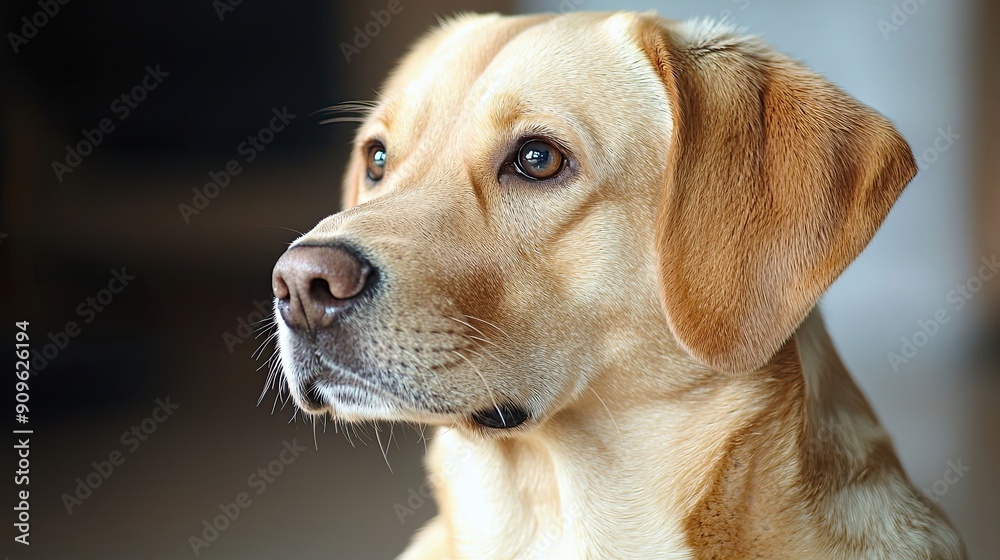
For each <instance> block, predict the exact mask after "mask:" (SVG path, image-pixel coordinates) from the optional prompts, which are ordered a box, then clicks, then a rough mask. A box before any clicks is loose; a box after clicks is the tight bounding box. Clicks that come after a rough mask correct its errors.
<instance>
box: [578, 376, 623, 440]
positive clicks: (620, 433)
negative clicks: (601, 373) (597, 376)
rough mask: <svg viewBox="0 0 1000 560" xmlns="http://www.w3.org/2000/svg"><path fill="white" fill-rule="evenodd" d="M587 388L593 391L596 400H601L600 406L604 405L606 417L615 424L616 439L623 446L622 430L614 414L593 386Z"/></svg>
mask: <svg viewBox="0 0 1000 560" xmlns="http://www.w3.org/2000/svg"><path fill="white" fill-rule="evenodd" d="M587 389H588V390H590V392H591V393H593V394H594V396H595V397H597V400H598V401H600V402H601V406H603V407H604V410H605V411H606V412H607V413H608V418H610V419H611V423H612V424H614V426H615V431H617V432H618V440H619V441H620V442H621V444H622V448H625V438H624V437H622V431H621V429H620V428H619V427H618V422H616V421H615V417H614V415H613V414H611V409H610V408H608V405H607V403H605V402H604V399H602V398H601V395H598V394H597V391H595V390H594V388H593V387H587Z"/></svg>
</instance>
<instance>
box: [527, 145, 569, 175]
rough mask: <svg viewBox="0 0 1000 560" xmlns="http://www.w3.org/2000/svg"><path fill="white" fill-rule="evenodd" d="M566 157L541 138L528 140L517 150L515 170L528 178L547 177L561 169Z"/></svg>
mask: <svg viewBox="0 0 1000 560" xmlns="http://www.w3.org/2000/svg"><path fill="white" fill-rule="evenodd" d="M565 161H566V158H565V157H563V154H562V152H560V151H559V149H558V148H556V147H555V146H553V145H552V144H549V143H548V142H544V141H542V140H529V141H527V142H525V143H524V144H523V145H522V146H521V149H520V150H518V151H517V159H516V160H515V163H516V165H517V171H518V173H520V174H521V175H524V176H525V177H528V178H530V179H536V180H541V179H548V178H550V177H553V176H555V174H556V173H559V171H561V170H562V168H563V164H564V162H565Z"/></svg>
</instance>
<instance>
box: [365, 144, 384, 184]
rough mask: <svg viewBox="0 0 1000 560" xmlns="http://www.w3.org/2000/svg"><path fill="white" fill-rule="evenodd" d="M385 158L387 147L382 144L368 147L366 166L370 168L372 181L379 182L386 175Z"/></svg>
mask: <svg viewBox="0 0 1000 560" xmlns="http://www.w3.org/2000/svg"><path fill="white" fill-rule="evenodd" d="M385 158H386V153H385V146H383V145H382V143H381V142H373V143H371V144H369V145H368V156H367V159H366V164H367V166H368V178H369V179H371V180H372V181H379V180H381V179H382V176H383V175H385Z"/></svg>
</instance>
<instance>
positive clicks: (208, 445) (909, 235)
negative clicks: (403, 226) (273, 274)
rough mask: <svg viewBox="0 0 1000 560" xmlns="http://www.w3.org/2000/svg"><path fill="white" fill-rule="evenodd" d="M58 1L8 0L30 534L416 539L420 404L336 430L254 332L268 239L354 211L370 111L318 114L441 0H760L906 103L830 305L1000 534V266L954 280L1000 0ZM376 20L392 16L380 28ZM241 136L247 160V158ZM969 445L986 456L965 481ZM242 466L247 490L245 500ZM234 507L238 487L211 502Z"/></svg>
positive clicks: (757, 18) (6, 122) (73, 543)
mask: <svg viewBox="0 0 1000 560" xmlns="http://www.w3.org/2000/svg"><path fill="white" fill-rule="evenodd" d="M64 2H65V3H60V1H59V0H41V2H39V1H38V0H34V1H22V0H6V1H5V2H4V3H3V5H2V6H0V10H2V12H0V21H2V31H3V32H4V33H5V43H6V44H5V45H3V46H2V47H0V52H2V53H3V54H2V55H0V56H2V58H0V60H2V67H0V68H2V74H0V84H2V86H3V90H2V93H0V96H2V120H0V130H2V135H0V149H2V168H0V173H2V185H3V187H2V195H0V201H2V202H0V208H2V210H0V262H2V263H3V264H2V269H0V289H2V293H3V300H2V304H0V318H2V326H0V333H3V340H5V341H6V342H5V344H10V345H13V344H14V337H15V332H16V329H17V327H16V326H15V325H14V323H15V321H22V320H27V321H30V327H29V332H30V335H31V344H32V348H33V349H34V350H35V351H36V352H37V353H36V354H34V355H33V363H32V365H33V367H34V369H35V372H36V375H35V376H33V377H32V379H31V389H30V403H29V404H30V413H29V416H30V421H29V422H28V424H27V425H18V424H17V423H16V421H15V420H14V419H13V418H12V419H11V420H10V422H11V425H12V427H13V428H14V429H19V428H25V427H27V428H29V429H33V430H34V433H33V434H32V435H31V472H30V492H31V510H30V515H31V534H30V541H31V545H30V546H28V547H25V546H22V545H20V544H17V543H15V542H14V541H13V537H14V536H16V535H17V532H16V530H14V531H12V528H11V525H10V523H13V522H14V521H13V519H14V512H12V510H11V507H13V506H15V505H16V504H17V503H18V500H16V499H15V490H17V489H19V488H20V487H16V485H10V483H8V486H7V487H6V488H5V494H4V499H5V500H6V501H5V502H4V504H5V506H4V507H5V508H6V510H7V512H8V514H7V515H9V516H10V520H9V521H8V525H7V527H8V529H7V531H8V533H9V535H10V536H9V537H8V540H7V544H5V545H4V548H3V553H4V554H5V555H7V556H8V557H9V558H11V559H20V558H40V559H41V558H44V559H50V558H51V559H62V558H67V559H76V558H79V559H90V558H94V559H98V558H99V559H118V558H122V559H138V558H142V559H147V558H148V559H158V558H192V557H195V556H197V557H205V558H220V559H230V558H233V559H235V558H239V559H250V558H260V559H270V558H303V557H310V558H312V557H319V558H344V559H369V558H371V559H375V558H389V557H392V555H394V554H396V553H398V552H399V551H401V550H402V549H403V548H404V546H405V544H406V542H407V541H408V539H409V536H410V535H411V534H412V533H413V531H415V530H416V529H417V528H418V527H419V526H420V525H421V524H422V523H423V521H424V520H426V519H428V518H429V517H430V516H432V515H433V513H434V506H433V504H431V503H429V502H428V501H427V500H424V499H422V496H420V493H421V490H423V489H422V488H421V484H422V480H423V473H422V469H421V467H420V461H421V457H422V454H423V450H424V442H423V441H421V440H420V438H419V434H418V433H417V432H416V431H415V430H414V429H412V428H409V427H401V426H395V427H393V428H390V427H389V426H380V427H378V428H376V427H373V426H367V427H359V428H356V429H351V430H350V431H349V432H348V434H345V433H344V430H343V428H340V429H339V430H337V431H336V432H335V430H334V427H333V426H332V425H331V426H329V427H328V428H327V429H326V432H325V433H324V431H323V427H322V426H319V427H318V428H317V429H316V430H315V437H314V427H313V426H312V424H309V425H306V424H304V423H303V422H302V421H301V420H299V421H291V422H290V420H291V419H292V409H291V406H286V407H284V408H283V409H282V408H281V404H280V403H279V404H278V407H277V408H278V409H279V410H278V411H276V412H274V413H273V414H272V404H273V402H274V397H275V393H274V391H270V392H268V393H267V394H266V395H264V399H263V401H262V403H261V404H260V406H255V405H256V403H257V399H258V396H259V394H260V391H261V389H262V388H263V386H264V380H265V377H266V371H267V367H266V365H265V362H266V359H267V357H268V356H270V353H271V351H272V350H273V345H267V346H265V347H264V348H263V349H262V353H263V356H262V357H259V358H255V357H254V356H253V353H254V351H255V350H256V349H257V348H258V346H259V345H260V344H261V343H262V342H264V341H265V339H266V338H267V334H268V331H267V330H263V331H260V332H254V329H258V328H260V327H265V326H266V323H256V324H252V323H255V322H257V321H260V320H261V319H262V314H261V312H260V311H259V309H266V306H267V305H268V303H267V302H268V300H269V297H270V270H271V267H272V266H273V263H274V261H275V260H276V259H277V257H278V256H279V255H280V254H281V252H282V251H283V250H284V247H285V246H286V244H287V243H288V242H290V241H291V240H292V239H294V237H295V236H296V234H295V233H294V232H293V231H292V230H299V231H305V230H308V229H309V228H311V227H312V225H314V224H315V223H316V222H317V221H319V220H320V219H322V218H323V217H325V216H327V215H329V214H331V213H333V212H335V211H336V210H337V209H338V204H339V185H340V180H341V175H342V171H343V166H344V159H345V155H346V153H347V146H348V143H349V142H350V139H351V137H352V134H353V125H352V124H350V123H346V124H331V125H324V126H320V124H319V121H320V120H321V118H320V116H317V115H315V114H314V113H315V112H316V111H318V110H321V109H323V108H324V107H328V106H330V105H333V104H336V103H341V102H344V101H352V100H369V99H373V98H374V96H375V94H376V91H377V89H378V87H379V84H380V82H381V80H382V78H383V77H384V76H385V74H386V72H387V71H388V70H389V69H390V68H391V67H392V64H393V63H394V61H395V60H397V59H398V58H399V57H400V56H401V55H402V54H403V53H404V52H405V49H406V48H407V46H408V45H409V44H410V43H412V41H414V40H415V39H416V38H417V37H418V36H419V35H420V34H422V33H423V32H425V31H426V30H427V29H428V28H429V27H431V26H433V25H435V23H436V21H437V19H438V17H445V16H449V15H452V14H454V13H456V12H458V11H467V10H471V11H502V12H505V13H517V12H523V11H567V10H575V9H588V10H590V9H593V10H608V9H616V8H628V9H640V10H646V9H656V10H658V11H659V12H660V13H661V14H662V15H664V16H667V17H673V18H687V17H694V16H707V17H715V18H719V19H726V20H731V21H733V23H735V24H738V25H746V26H747V27H748V29H749V31H751V32H753V33H759V34H763V35H764V38H765V39H766V40H768V41H769V42H771V43H772V44H774V45H776V46H777V47H778V48H779V49H780V50H783V51H785V52H788V53H790V54H792V55H793V56H796V57H799V58H801V59H803V60H805V62H806V63H807V64H809V65H810V66H812V67H814V68H816V69H817V70H819V71H820V72H822V73H824V74H826V75H827V76H828V77H830V78H831V79H832V80H833V81H835V82H837V83H839V84H841V85H842V86H843V87H844V88H845V89H846V90H847V91H848V92H850V93H852V94H853V95H855V96H856V97H858V98H859V99H861V101H863V102H865V103H868V104H870V105H872V106H874V107H875V108H876V109H878V110H880V111H881V112H883V113H884V114H886V115H887V116H889V118H891V119H892V120H893V121H894V122H896V123H897V125H898V126H899V127H900V129H901V130H902V131H903V133H904V135H905V136H906V137H907V138H908V139H909V140H910V142H911V145H912V146H913V148H914V150H915V151H916V152H918V157H919V156H921V154H923V157H924V166H923V169H922V172H921V174H920V176H918V178H917V179H916V180H915V181H914V183H913V184H912V185H911V186H910V187H909V189H908V190H907V193H906V194H904V197H903V198H902V199H901V200H900V203H899V206H898V207H897V209H896V210H895V211H894V212H893V213H892V215H891V216H890V218H889V220H888V221H887V222H886V225H885V227H884V228H883V231H882V232H881V233H880V234H879V236H878V237H877V238H876V240H875V241H874V242H873V244H872V246H871V247H870V248H869V249H868V250H867V251H866V252H865V254H864V255H863V256H862V257H861V259H859V261H858V263H857V264H856V265H854V266H852V267H851V269H849V270H848V272H847V273H846V274H845V275H844V277H843V278H842V279H841V280H840V281H838V283H837V284H836V285H835V286H834V288H833V289H832V290H831V292H830V294H829V296H828V297H827V298H826V300H825V302H824V304H823V306H824V309H825V311H826V316H827V319H828V322H829V323H830V327H831V331H832V333H833V336H834V339H835V340H836V341H837V344H838V346H839V347H840V349H841V351H842V353H843V354H844V357H845V359H846V361H847V363H848V365H849V366H850V367H851V368H852V371H853V372H854V373H855V375H856V377H858V379H859V382H860V383H861V385H862V386H863V387H864V388H865V390H866V392H868V394H869V396H870V397H871V399H872V401H873V404H874V406H875V408H876V410H878V411H879V413H880V415H881V416H882V418H883V420H884V422H885V423H886V425H887V426H888V427H889V429H890V431H891V432H893V434H894V436H895V438H896V442H897V446H898V447H899V451H900V455H901V456H902V458H903V462H904V464H905V465H906V467H907V469H908V471H909V472H910V474H911V476H912V478H913V479H914V481H915V482H916V483H917V485H918V486H919V487H921V488H927V489H928V491H929V492H931V493H933V494H934V497H935V498H937V499H938V500H939V504H940V505H941V506H942V508H943V509H944V510H945V511H946V512H947V513H948V514H949V516H950V517H951V519H952V520H953V521H954V523H955V524H956V526H957V527H958V528H959V530H960V531H961V532H962V533H963V535H964V536H965V538H966V540H967V542H968V544H969V547H970V552H971V553H972V557H973V558H983V559H993V558H1000V545H998V544H997V539H996V537H995V530H996V527H998V526H1000V500H998V498H1000V484H998V482H1000V474H998V473H1000V445H998V443H1000V442H998V436H997V427H998V426H1000V412H998V411H997V407H996V404H995V403H996V402H997V401H996V399H997V398H1000V375H998V371H1000V370H998V367H997V365H996V364H997V360H998V359H1000V350H998V347H1000V277H998V278H997V279H995V280H992V281H990V280H986V279H983V281H981V282H980V283H979V284H980V285H981V286H980V288H979V289H978V290H976V291H975V293H972V294H971V297H969V298H964V296H962V299H967V301H966V303H965V304H963V305H962V306H961V307H960V308H959V307H958V305H957V303H955V302H954V301H953V300H952V299H950V294H951V293H952V290H954V289H955V287H956V286H957V285H958V284H963V285H965V284H967V283H968V282H969V280H970V279H971V278H972V277H974V276H976V275H977V271H978V269H979V265H978V264H977V263H978V262H979V261H980V259H981V258H983V257H986V258H987V259H988V258H989V257H990V256H992V255H994V254H996V253H998V252H1000V188H998V185H1000V141H998V140H997V138H996V135H995V131H996V130H998V129H1000V110H998V106H997V104H996V100H997V99H1000V68H998V66H997V63H996V60H997V57H998V56H1000V37H998V35H997V34H996V33H995V29H997V26H998V25H1000V9H998V7H997V4H996V3H995V2H992V1H991V0H959V1H955V2H934V1H926V2H918V1H917V0H905V1H904V0H897V1H895V2H894V1H889V0H878V1H876V2H871V1H867V0H865V1H863V0H854V1H850V2H836V3H834V2H826V3H820V2H817V3H809V4H806V3H801V2H791V1H772V2H765V1H762V0H713V1H709V2H694V1H678V2H659V1H649V2H640V1H629V2H625V3H624V4H622V3H612V2H602V1H598V0H561V1H560V0H548V1H544V0H543V1H522V2H515V1H493V0H476V1H471V2H464V3H459V2H454V1H443V0H416V1H412V0H399V4H398V6H399V8H398V9H397V11H398V13H396V14H394V15H391V21H388V22H387V23H385V24H371V22H372V21H373V20H374V19H375V16H373V14H372V13H371V11H372V10H375V11H376V12H380V11H382V10H386V8H387V6H388V5H389V2H388V1H387V0H363V1H360V2H354V3H332V2H315V1H304V2H294V3H283V4H280V5H279V4H278V3H276V2H272V3H262V2H246V1H240V0H228V1H227V0H217V1H215V2H212V1H210V0H203V1H198V2H189V1H179V2H178V1H174V2H168V1H166V0H151V1H146V2H123V1H97V2H87V3H84V2H78V0H69V1H66V0H64ZM897 12H898V13H897ZM39 14H41V15H39ZM383 17H384V15H383ZM369 24H371V25H369ZM884 24H887V25H884ZM366 25H369V27H368V29H369V31H371V30H374V31H375V33H369V34H372V35H374V36H373V37H370V38H368V37H360V36H359V35H358V33H359V32H358V30H357V29H356V28H359V29H362V30H364V29H365V26H366ZM347 44H350V45H351V46H350V47H346V46H345V45H347ZM345 49H347V50H348V51H349V52H347V54H345ZM144 84H145V85H144ZM136 88H138V89H136ZM123 95H125V96H126V97H124V98H123V97H122V96H123ZM277 114H284V115H285V117H284V120H283V121H282V120H281V119H278V118H277V117H275V115H277ZM292 115H294V117H292ZM102 124H103V126H104V128H105V130H103V131H102V130H101V127H102ZM269 126H271V127H273V128H271V129H270V130H265V131H264V132H261V130H262V129H267V128H268V127H269ZM278 128H280V130H277V129H278ZM248 137H257V139H256V140H251V141H248ZM942 137H943V138H944V140H939V138H942ZM254 142H256V145H255V144H254ZM265 142H266V143H265ZM88 145H89V148H90V149H88ZM935 146H936V147H935ZM925 150H932V151H933V153H932V152H927V153H924V152H925ZM251 156H252V159H251ZM231 160H235V161H236V162H237V164H238V165H239V172H238V174H231V175H230V176H229V177H228V179H226V178H225V175H226V168H227V165H230V164H229V162H230V161H231ZM210 182H215V183H216V184H221V183H225V184H226V186H225V188H220V189H214V188H213V187H208V188H207V189H206V184H207V183H210ZM195 191H200V192H201V195H204V198H199V195H198V194H196V192H195ZM210 195H211V196H210ZM182 205H186V206H187V207H186V208H185V207H184V206H182ZM130 277H134V278H131V279H130ZM123 278H124V279H125V280H126V281H127V285H124V286H122V285H121V283H122V279H123ZM973 285H975V283H974V284H973ZM119 288H120V289H119ZM115 292H117V293H115ZM88 298H89V299H88ZM942 309H943V310H944V311H945V312H946V314H947V316H948V317H949V322H948V323H947V324H945V325H942V328H941V329H940V330H939V331H937V332H935V333H934V334H933V335H932V336H930V337H929V341H928V342H927V343H926V344H925V345H921V347H920V348H919V351H918V352H917V353H916V355H915V356H914V357H912V358H908V359H907V361H906V363H905V364H900V363H898V362H896V363H895V364H894V363H893V360H892V359H891V358H890V357H889V353H890V352H896V353H899V352H901V351H902V347H903V346H904V344H905V342H904V339H909V340H913V337H914V334H915V332H917V331H918V330H920V328H921V327H920V324H921V321H926V320H927V319H929V318H932V317H934V315H935V313H937V312H938V311H940V310H942ZM70 321H72V322H73V323H75V327H74V326H70V327H67V323H68V322H70ZM255 337H256V338H255ZM5 363H6V362H5ZM262 366H263V367H262ZM7 379H8V380H7V381H6V382H5V385H6V386H7V387H5V389H4V390H5V391H7V394H8V395H11V396H9V397H7V398H6V402H8V403H10V406H9V407H7V408H5V410H8V411H11V412H9V414H11V416H14V413H13V406H14V397H13V394H12V393H11V392H10V389H12V388H13V384H14V382H15V381H16V379H15V378H13V376H8V378H7ZM166 404H169V405H170V406H165V405H166ZM173 407H176V409H174V408H173ZM157 408H160V409H161V410H160V411H158V412H154V410H155V409H157ZM166 409H169V410H170V414H169V415H167V414H166V412H164V410H166ZM133 426H135V430H136V431H135V432H134V433H130V431H131V430H133ZM390 429H391V430H392V432H393V433H392V434H391V441H392V443H391V445H388V442H389V440H390ZM377 432H379V433H377ZM9 437H11V441H10V442H9V443H5V444H4V445H3V447H4V449H5V450H7V451H5V453H10V450H11V448H12V446H13V444H14V443H16V442H14V441H13V439H14V438H13V436H9ZM379 441H380V442H381V447H380V444H379ZM286 444H287V447H288V448H291V449H301V448H305V450H304V451H302V450H296V451H295V452H294V453H292V452H291V451H288V452H286V453H284V454H283V453H282V450H283V449H286ZM5 456H6V457H8V459H7V461H6V462H5V464H7V465H10V466H11V468H12V471H11V472H13V470H16V457H15V456H14V455H5ZM289 458H291V459H289ZM282 459H285V460H286V461H285V463H282V462H281V460H282ZM949 462H950V463H949ZM956 462H958V463H960V464H962V465H967V466H968V467H969V470H968V472H967V474H964V475H963V476H962V477H961V479H960V480H959V481H958V482H957V483H954V484H951V483H949V484H948V485H947V486H943V485H942V484H940V481H941V480H944V477H945V475H946V472H947V470H948V469H949V468H951V467H950V466H949V464H955V463H956ZM115 463H117V464H115ZM286 463H287V464H286ZM269 466H270V468H271V472H270V473H268V472H266V471H265V472H264V473H263V474H261V473H258V472H257V471H258V469H260V468H264V469H267V468H268V467H269ZM390 466H391V470H390ZM275 473H278V474H275ZM5 476H7V475H5ZM8 480H10V479H8ZM936 483H938V484H937V485H936ZM942 489H943V491H942ZM241 492H245V493H247V495H248V496H249V498H250V503H249V505H242V506H239V507H236V508H235V509H234V508H233V507H230V504H232V503H236V502H237V501H238V500H237V497H238V495H239V494H240V493H241ZM6 504H11V505H9V506H8V505H6ZM220 505H221V506H222V508H221V509H220ZM226 511H229V512H232V511H238V512H239V515H238V517H236V518H235V519H233V520H223V521H219V520H218V519H216V518H217V516H219V515H225V513H226ZM230 517H233V515H232V513H230ZM206 523H207V525H210V526H211V525H214V527H213V529H214V532H213V530H212V529H207V528H206ZM220 529H221V530H220ZM192 536H194V537H197V538H199V539H202V541H203V544H201V543H199V542H198V541H192V540H191V537H192ZM195 549H197V550H195Z"/></svg>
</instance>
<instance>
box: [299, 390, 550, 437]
mask: <svg viewBox="0 0 1000 560" xmlns="http://www.w3.org/2000/svg"><path fill="white" fill-rule="evenodd" d="M304 391H308V393H306V392H304ZM291 393H292V400H293V401H294V402H295V404H296V406H298V408H299V409H300V410H301V411H303V412H304V413H306V414H307V415H309V416H324V415H327V414H329V415H330V416H331V417H333V418H335V419H338V420H343V421H345V422H371V421H387V422H414V423H421V424H430V425H440V426H445V425H447V426H462V425H465V426H468V427H470V428H475V429H478V430H486V431H488V432H505V431H507V430H511V429H512V428H516V427H518V426H521V425H523V424H525V423H526V422H527V421H528V420H529V419H530V417H531V415H530V413H529V412H528V411H527V410H525V409H524V408H522V407H518V406H515V405H511V404H504V405H498V406H494V405H491V406H487V407H485V408H483V409H481V410H480V409H477V410H471V411H442V410H432V409H431V408H430V407H424V406H420V405H419V404H411V403H407V402H404V401H403V400H402V399H400V398H398V397H396V396H394V395H392V394H391V393H388V392H387V391H385V390H382V389H379V388H377V387H374V386H369V385H368V384H365V383H359V382H358V381H357V380H356V379H347V380H344V379H339V378H336V377H329V378H324V379H320V380H318V381H314V382H313V383H311V384H310V387H309V388H308V389H306V388H303V387H300V388H298V389H295V390H292V391H291Z"/></svg>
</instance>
